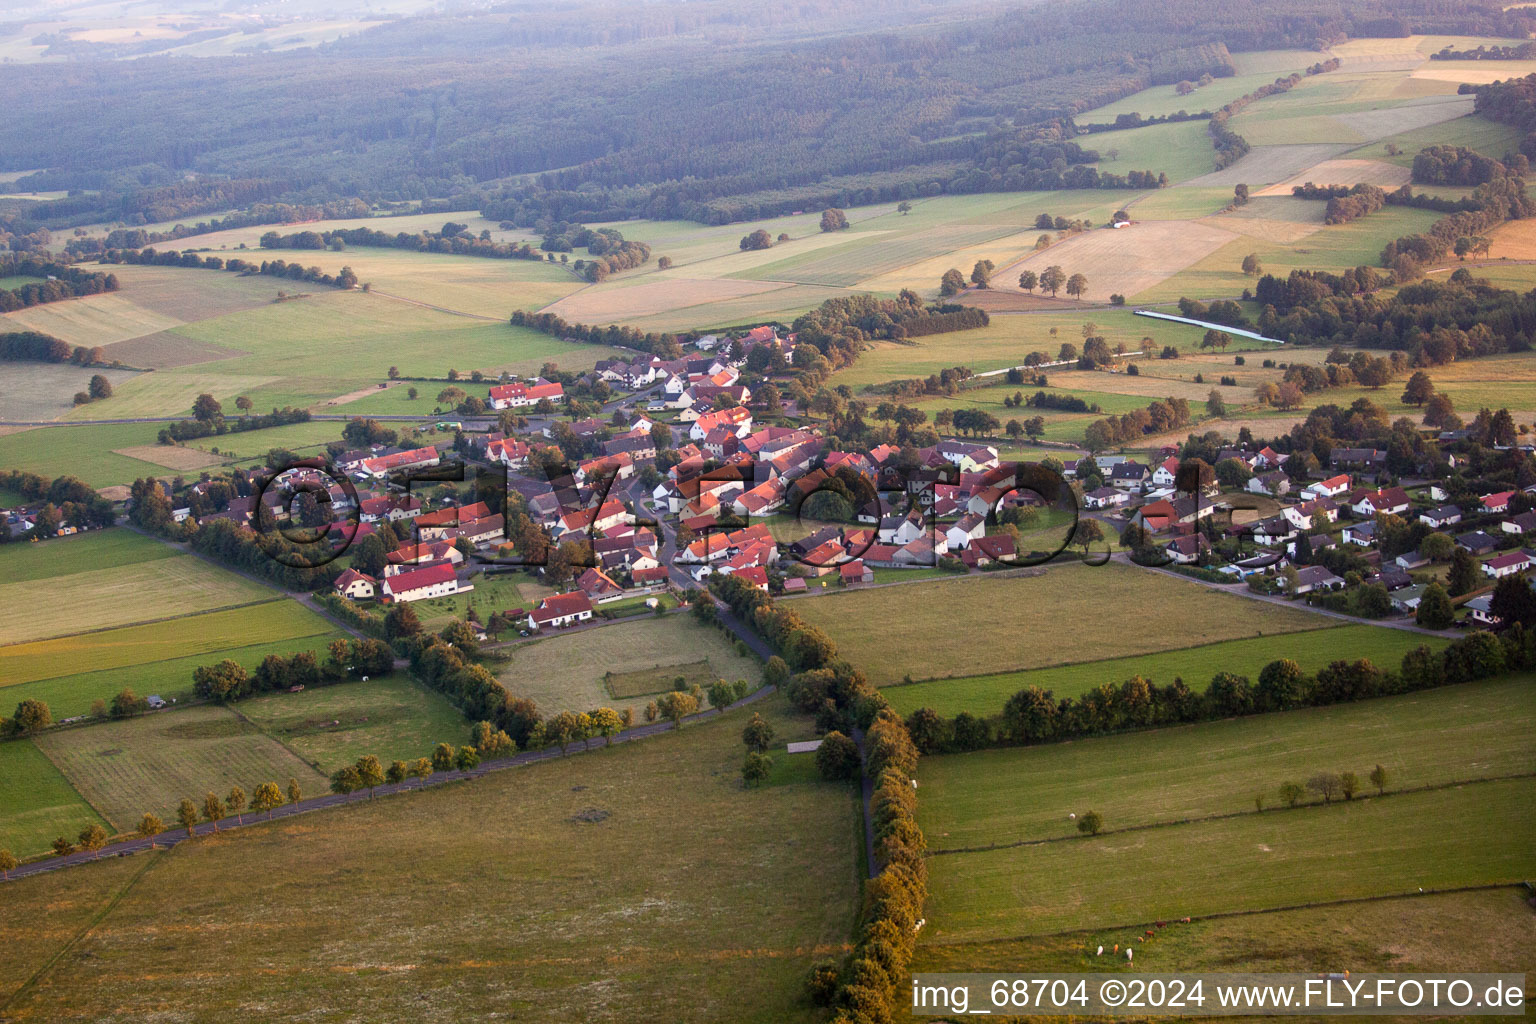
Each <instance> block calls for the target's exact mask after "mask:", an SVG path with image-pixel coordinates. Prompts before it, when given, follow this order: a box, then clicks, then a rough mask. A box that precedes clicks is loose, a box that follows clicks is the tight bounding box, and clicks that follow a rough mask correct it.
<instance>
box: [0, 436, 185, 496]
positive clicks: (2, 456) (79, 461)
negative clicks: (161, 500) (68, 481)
mask: <svg viewBox="0 0 1536 1024" xmlns="http://www.w3.org/2000/svg"><path fill="white" fill-rule="evenodd" d="M159 431H160V428H159V425H158V424H155V423H111V424H103V425H99V426H96V425H92V426H69V427H32V428H20V429H17V430H15V431H7V430H5V429H0V465H4V466H5V467H6V468H7V469H20V470H23V471H25V472H28V473H37V474H39V475H41V476H46V477H49V478H52V477H56V476H59V475H61V474H64V473H68V474H69V475H71V476H74V477H78V478H79V479H81V480H83V481H85V482H86V483H88V484H90V485H91V486H92V487H108V486H111V485H112V484H128V483H132V482H133V481H134V480H136V479H138V478H139V477H160V476H165V477H169V476H171V475H172V474H170V473H169V472H168V471H167V470H166V469H165V467H164V466H157V465H155V464H154V463H152V462H145V461H143V460H142V459H135V458H132V457H130V456H126V455H118V454H117V453H116V449H119V448H130V447H133V446H135V445H146V444H154V443H155V437H156V435H157V434H158V433H159Z"/></svg>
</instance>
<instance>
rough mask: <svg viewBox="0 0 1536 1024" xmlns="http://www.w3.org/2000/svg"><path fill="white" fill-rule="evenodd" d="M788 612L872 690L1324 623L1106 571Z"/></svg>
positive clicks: (944, 587) (932, 588) (823, 603)
mask: <svg viewBox="0 0 1536 1024" xmlns="http://www.w3.org/2000/svg"><path fill="white" fill-rule="evenodd" d="M1173 608H1177V609H1178V610H1179V611H1178V616H1177V618H1176V619H1175V618H1174V617H1173V616H1171V615H1170V609H1173ZM795 609H796V610H797V611H798V612H799V613H800V615H801V616H802V617H803V618H804V619H805V620H806V621H807V622H808V623H810V624H811V625H813V626H819V627H820V628H821V629H822V630H824V631H825V632H826V633H827V635H828V636H830V637H831V638H832V640H833V642H834V643H836V644H837V647H838V651H839V652H840V653H841V654H842V656H843V657H845V658H847V659H848V660H849V661H851V662H852V663H853V664H855V665H857V666H858V667H859V668H860V669H862V670H863V671H864V672H865V674H866V675H868V676H869V678H870V680H871V681H872V682H874V683H875V684H876V685H877V686H888V685H890V684H891V683H895V682H899V681H901V679H902V678H903V677H904V676H908V675H910V676H912V677H913V678H914V679H921V678H933V677H935V676H939V675H955V676H967V675H976V674H979V673H981V672H984V671H986V670H988V669H991V670H994V671H996V670H1001V669H1024V668H1043V667H1045V666H1047V665H1055V664H1061V663H1063V662H1067V661H1072V660H1077V659H1078V658H1079V657H1080V655H1081V653H1082V652H1091V653H1092V654H1096V655H1099V656H1101V657H1124V656H1128V655H1131V654H1145V653H1150V652H1153V651H1162V650H1170V649H1175V648H1183V647H1189V646H1191V645H1193V644H1199V643H1213V642H1215V641H1217V640H1230V639H1235V638H1237V637H1243V636H1254V635H1257V634H1259V633H1263V634H1264V635H1266V636H1268V635H1271V634H1276V633H1289V632H1294V631H1296V630H1302V629H1311V628H1315V627H1317V626H1318V625H1320V624H1322V623H1323V621H1324V620H1322V619H1320V618H1319V617H1318V616H1316V615H1312V614H1310V613H1307V612H1304V611H1300V610H1295V609H1290V608H1277V607H1275V606H1273V605H1267V604H1262V603H1260V602H1257V601H1248V600H1245V599H1243V598H1240V597H1232V596H1229V595H1226V594H1220V593H1216V592H1214V591H1212V590H1211V589H1209V588H1207V587H1202V586H1199V585H1198V584H1195V583H1187V582H1185V581H1183V580H1178V579H1173V578H1172V577H1169V576H1165V575H1163V574H1161V573H1152V572H1147V571H1146V570H1143V569H1138V568H1133V567H1130V566H1124V565H1119V564H1114V563H1111V564H1109V565H1104V566H1099V567H1091V566H1087V565H1060V566H1052V567H1051V568H1049V569H1046V570H1044V571H1043V572H1040V573H1038V574H1036V575H1033V576H1022V577H1020V576H1012V577H988V578H983V579H966V580H956V581H951V582H936V583H923V584H914V585H912V586H909V587H885V588H880V589H875V590H865V591H858V592H853V593H848V594H839V595H836V596H829V597H822V598H817V599H815V600H812V601H804V602H802V603H797V604H796V605H795Z"/></svg>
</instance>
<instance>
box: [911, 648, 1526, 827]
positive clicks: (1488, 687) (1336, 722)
mask: <svg viewBox="0 0 1536 1024" xmlns="http://www.w3.org/2000/svg"><path fill="white" fill-rule="evenodd" d="M1533 698H1536V678H1533V677H1532V676H1530V675H1521V676H1512V677H1507V678H1503V679H1497V680H1489V681H1485V682H1478V683H1468V684H1464V685H1460V686H1447V687H1441V688H1439V689H1435V690H1426V691H1423V692H1420V693H1412V694H1404V695H1401V696H1396V697H1383V698H1379V699H1376V700H1367V701H1360V702H1357V703H1353V704H1345V705H1339V706H1336V707H1328V708H1304V709H1301V710H1297V711H1291V712H1286V713H1283V714H1269V715H1255V716H1251V717H1247V718H1234V719H1226V720H1223V721H1219V722H1202V723H1199V724H1196V725H1189V726H1181V727H1176V728H1169V729H1156V730H1150V731H1144V732H1136V733H1124V734H1120V735H1116V736H1105V737H1098V738H1094V739H1089V740H1082V741H1078V742H1072V743H1055V744H1045V745H1041V746H1035V747H1010V748H1005V749H997V750H985V751H979V752H977V753H972V754H963V755H946V756H943V757H931V758H926V759H924V761H923V763H922V767H921V770H920V773H919V774H920V776H921V779H922V799H921V801H920V802H919V809H918V813H919V819H920V822H921V824H922V826H923V829H924V831H925V832H926V833H927V836H928V845H929V847H930V848H932V849H959V848H971V847H977V846H988V845H994V844H1006V843H1017V842H1024V841H1031V840H1038V839H1049V838H1056V837H1061V836H1071V835H1075V834H1076V828H1075V824H1074V823H1073V822H1072V821H1070V820H1069V819H1068V818H1067V815H1068V814H1071V813H1078V814H1081V813H1082V812H1083V811H1086V810H1088V809H1089V808H1090V807H1091V808H1093V809H1094V810H1097V811H1098V812H1099V813H1100V814H1102V815H1103V816H1104V820H1105V827H1106V828H1109V829H1118V828H1128V827H1131V826H1136V825H1145V824H1150V823H1153V822H1160V821H1179V820H1183V819H1188V818H1201V817H1207V816H1210V815H1216V814H1240V813H1244V812H1248V811H1252V810H1253V809H1254V804H1253V798H1254V795H1255V794H1258V793H1262V794H1263V795H1264V797H1265V806H1266V807H1269V808H1276V807H1279V806H1281V805H1282V804H1281V801H1280V798H1279V796H1278V793H1277V791H1278V789H1279V786H1280V784H1281V783H1283V782H1286V781H1295V782H1305V781H1306V779H1307V778H1308V777H1310V776H1311V775H1313V774H1315V773H1316V772H1320V771H1335V772H1344V771H1353V772H1354V773H1355V774H1356V775H1357V776H1359V778H1360V779H1361V780H1362V785H1363V786H1364V787H1365V789H1366V791H1369V792H1375V790H1374V788H1372V787H1371V786H1370V785H1369V783H1368V782H1366V781H1365V780H1366V777H1367V775H1368V774H1369V772H1370V770H1371V768H1372V766H1374V765H1377V764H1380V765H1383V766H1384V767H1385V768H1386V769H1387V772H1388V782H1387V789H1388V791H1389V792H1390V791H1393V790H1401V789H1412V788H1416V787H1421V786H1432V785H1440V784H1443V783H1447V782H1456V781H1465V780H1469V779H1477V778H1488V777H1494V776H1503V775H1515V774H1519V773H1522V772H1531V771H1533V770H1536V741H1533V740H1532V738H1531V727H1532V725H1533V723H1536V700H1533ZM1307 799H1308V800H1311V799H1313V798H1312V797H1311V796H1310V795H1309V796H1308V798H1307ZM1393 799H1396V797H1394V798H1393Z"/></svg>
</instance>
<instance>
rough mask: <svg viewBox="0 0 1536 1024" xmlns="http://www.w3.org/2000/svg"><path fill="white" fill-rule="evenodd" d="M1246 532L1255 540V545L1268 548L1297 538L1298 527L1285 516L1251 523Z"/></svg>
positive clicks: (1245, 528) (1271, 517)
mask: <svg viewBox="0 0 1536 1024" xmlns="http://www.w3.org/2000/svg"><path fill="white" fill-rule="evenodd" d="M1242 529H1244V530H1246V532H1247V533H1248V535H1249V536H1251V537H1252V538H1253V542H1254V543H1255V544H1259V545H1262V546H1264V547H1268V546H1269V545H1271V544H1283V543H1285V542H1286V541H1288V540H1290V539H1291V538H1293V537H1295V536H1296V526H1295V524H1294V523H1292V522H1291V521H1290V519H1288V518H1287V517H1285V516H1270V517H1269V518H1268V519H1260V520H1259V521H1258V522H1256V523H1251V524H1249V525H1248V526H1247V527H1244V528H1242Z"/></svg>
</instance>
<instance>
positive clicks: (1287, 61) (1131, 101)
mask: <svg viewBox="0 0 1536 1024" xmlns="http://www.w3.org/2000/svg"><path fill="white" fill-rule="evenodd" d="M1317 60H1318V56H1317V54H1316V53H1315V52H1313V51H1311V50H1263V51H1259V52H1256V53H1235V54H1233V55H1232V63H1233V66H1234V67H1235V68H1236V70H1237V74H1235V75H1233V76H1231V77H1230V78H1217V79H1215V80H1213V81H1212V82H1211V84H1210V85H1206V86H1201V87H1200V88H1198V89H1196V90H1195V91H1194V92H1192V93H1190V94H1189V95H1188V96H1180V95H1179V94H1178V93H1177V92H1175V91H1174V88H1173V86H1172V85H1155V86H1153V87H1152V88H1150V89H1143V90H1141V91H1140V92H1136V93H1132V94H1131V95H1129V96H1127V97H1125V98H1124V99H1120V100H1116V101H1115V102H1113V103H1108V104H1105V105H1104V106H1102V107H1094V108H1093V110H1091V111H1089V112H1088V113H1086V114H1084V115H1082V121H1083V123H1085V124H1102V123H1106V122H1110V121H1113V120H1114V119H1115V118H1116V117H1117V116H1119V115H1120V114H1131V113H1135V114H1140V115H1141V116H1142V117H1156V116H1160V115H1164V114H1173V113H1177V112H1178V111H1180V110H1188V111H1198V110H1216V109H1218V108H1220V107H1222V106H1224V105H1225V104H1227V103H1230V102H1232V101H1233V100H1235V99H1237V98H1238V97H1239V96H1242V95H1245V94H1247V93H1250V92H1252V91H1253V90H1254V89H1257V88H1258V87H1259V86H1261V85H1266V84H1268V83H1270V82H1272V81H1274V80H1275V79H1276V78H1278V77H1280V76H1283V75H1288V74H1290V73H1291V72H1292V71H1304V70H1305V69H1306V68H1308V67H1310V66H1311V65H1313V64H1315V63H1317ZM1099 137H1100V136H1091V138H1099ZM1089 144H1091V143H1085V145H1089Z"/></svg>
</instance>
